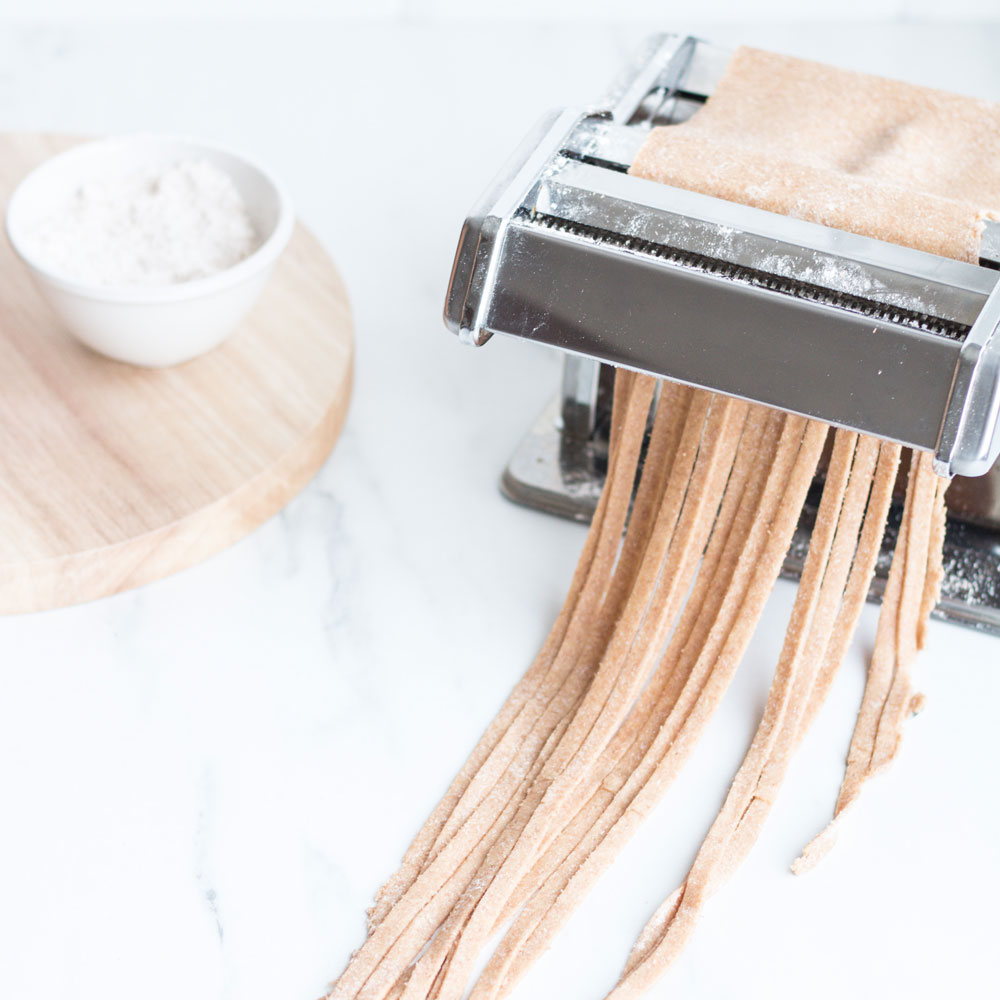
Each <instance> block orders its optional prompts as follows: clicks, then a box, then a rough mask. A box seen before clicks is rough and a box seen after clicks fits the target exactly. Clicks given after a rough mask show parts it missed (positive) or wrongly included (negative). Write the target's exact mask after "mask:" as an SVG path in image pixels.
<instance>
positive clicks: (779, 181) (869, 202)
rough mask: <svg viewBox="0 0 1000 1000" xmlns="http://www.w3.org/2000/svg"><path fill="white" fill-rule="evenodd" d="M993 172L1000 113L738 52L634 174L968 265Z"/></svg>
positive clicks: (928, 92)
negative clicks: (708, 93)
mask: <svg viewBox="0 0 1000 1000" xmlns="http://www.w3.org/2000/svg"><path fill="white" fill-rule="evenodd" d="M998 163H1000V105H996V104H993V103H990V102H987V101H981V100H976V99H974V98H971V97H961V96H958V95H955V94H949V93H945V92H943V91H939V90H932V89H930V88H928V87H918V86H916V85H914V84H907V83H900V82H898V81H896V80H885V79H882V78H881V77H878V76H871V75H868V74H864V73H852V72H849V71H847V70H842V69H835V68H833V67H831V66H823V65H820V64H819V63H813V62H807V61H805V60H802V59H793V58H791V57H789V56H781V55H776V54H774V53H771V52H762V51H759V50H757V49H750V48H741V49H739V50H737V52H736V53H735V55H734V56H733V58H732V59H731V60H730V63H729V65H728V67H727V69H726V73H725V75H724V76H723V78H722V80H721V81H720V82H719V86H718V87H717V89H716V91H715V93H714V94H713V95H712V97H711V98H710V99H709V100H708V102H707V103H706V104H705V106H704V107H703V108H701V109H700V110H699V111H698V112H697V114H695V115H694V116H693V117H692V118H691V119H690V120H689V121H687V122H684V123H683V124H680V125H670V126H664V127H661V128H656V129H654V130H653V131H652V132H651V133H650V136H649V138H648V139H647V140H646V142H645V144H644V145H643V147H642V149H641V150H640V151H639V155H638V156H637V157H636V160H635V163H634V164H633V166H632V173H634V174H636V175H638V176H640V177H647V178H650V179H652V180H656V181H660V182H661V183H664V184H671V185H674V186H675V187H683V188H687V189H688V190H691V191H698V192H700V193H702V194H709V195H713V196H714V197H718V198H724V199H726V200H727V201H736V202H740V203H741V204H745V205H752V206H753V207H755V208H764V209H768V210H770V211H773V212H780V213H781V214H783V215H792V216H795V217H796V218H801V219H805V220H807V221H809V222H818V223H820V224H822V225H825V226H832V227H834V228H836V229H844V230H847V231H849V232H854V233H858V234H860V235H863V236H872V237H874V238H876V239H880V240H886V241H888V242H890V243H898V244H900V245H902V246H908V247H913V248H915V249H917V250H925V251H927V252H929V253H936V254H940V255H942V256H947V257H955V258H958V259H960V260H965V261H972V262H975V261H978V259H979V240H980V236H981V234H982V222H983V219H984V218H992V217H994V212H995V210H996V209H997V208H1000V170H998V169H997V164H998Z"/></svg>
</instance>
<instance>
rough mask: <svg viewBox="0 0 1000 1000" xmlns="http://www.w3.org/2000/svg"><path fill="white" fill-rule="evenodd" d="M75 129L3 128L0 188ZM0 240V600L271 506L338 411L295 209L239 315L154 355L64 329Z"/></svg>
mask: <svg viewBox="0 0 1000 1000" xmlns="http://www.w3.org/2000/svg"><path fill="white" fill-rule="evenodd" d="M74 141H76V140H73V139H68V138H65V137H56V136H44V135H29V134H25V135H0V193H2V195H3V203H4V205H6V202H7V198H8V197H9V196H10V193H11V191H12V190H13V188H14V186H15V185H16V184H17V182H18V181H19V180H20V179H21V177H23V176H24V174H25V173H27V171H28V170H30V169H31V168H32V167H33V166H35V165H36V164H37V163H39V162H40V161H41V160H43V159H45V158H46V157H47V156H51V155H52V154H53V153H56V152H59V151H60V150H62V149H65V148H66V147H67V146H70V145H72V144H73V142H74ZM0 242H2V247H0V275H2V276H3V294H2V295H0V439H2V446H0V462H2V468H3V474H2V476H0V612H3V613H11V612H22V611H34V610H39V609H42V608H51V607H58V606H61V605H66V604H73V603H76V602H79V601H87V600H90V599H92V598H95V597H101V596H103V595H105V594H113V593H116V592H117V591H120V590H125V589H127V588H129V587H135V586H138V585H139V584H143V583H147V582H149V581H151V580H156V579H159V578H160V577H163V576H166V575H167V574H169V573H173V572H175V571H176V570H179V569H183V568H184V567H186V566H190V565H191V564H192V563H195V562H198V561H199V560H201V559H204V558H205V557H206V556H209V555H212V554H213V553H215V552H218V551H219V550H220V549H222V548H224V547H225V546H227V545H229V544H231V543H232V542H234V541H236V540H237V539H239V538H241V537H242V536H243V535H245V534H247V533H248V532H249V531H251V530H252V529H253V528H255V527H257V525H259V524H260V523H261V522H263V521H265V520H266V519H267V518H269V517H270V516H271V515H272V514H274V513H276V512H277V511H278V510H280V509H281V507H282V506H284V505H285V504H286V503H287V502H288V501H289V500H290V499H291V497H293V496H294V495H295V494H296V493H297V492H298V491H299V490H300V489H302V487H303V486H304V485H305V484H306V483H307V482H308V481H309V480H310V479H311V478H312V476H313V474H314V473H315V472H316V471H317V470H318V469H319V467H320V466H321V465H322V464H323V462H324V460H325V459H326V457H327V455H328V454H329V453H330V450H331V448H332V447H333V445H334V443H335V442H336V440H337V437H338V435H339V433H340V429H341V427H342V425H343V422H344V418H345V416H346V413H347V404H348V401H349V399H350V394H351V374H352V359H353V338H352V332H351V317H350V309H349V307H348V303H347V296H346V294H345V292H344V287H343V284H342V282H341V280H340V277H339V275H338V274H337V271H336V269H335V268H334V266H333V264H332V262H331V261H330V259H329V258H328V257H327V255H326V253H325V252H324V251H323V249H322V248H321V247H320V245H319V244H318V242H317V241H316V239H315V238H314V237H313V236H312V235H311V234H310V233H309V232H308V231H307V230H305V229H304V228H303V227H302V226H298V227H297V229H296V231H295V234H294V236H293V237H292V240H291V243H290V244H289V246H288V248H287V250H286V251H285V253H284V254H283V256H282V258H281V260H280V261H279V262H278V265H277V267H276V269H275V271H274V274H273V276H272V278H271V280H270V282H269V283H268V286H267V288H266V289H265V290H264V293H263V295H262V296H261V298H260V300H259V301H258V302H257V304H256V305H255V306H254V308H253V310H252V312H251V314H250V316H249V317H248V318H247V319H246V320H245V321H244V323H243V325H242V327H241V328H240V329H239V330H237V331H236V332H235V333H234V334H233V335H232V337H230V338H229V339H228V340H227V341H226V342H225V343H224V344H223V345H222V346H221V347H219V348H216V350H214V351H212V352H211V353H209V354H207V355H205V356H204V357H202V358H198V359H197V360H195V361H191V362H188V363H187V364H184V365H180V366H178V367H176V368H170V369H163V370H146V369H140V368H134V367H131V366H129V365H124V364H120V363H118V362H116V361H109V360H108V359H106V358H103V357H100V356H98V355H96V354H93V353H92V352H90V351H89V350H87V349H86V348H85V347H83V346H82V345H80V344H79V343H77V341H75V340H74V339H72V338H71V337H70V336H69V335H68V334H67V333H65V332H64V331H63V330H62V329H61V328H60V326H59V322H58V320H57V319H56V318H55V316H54V315H53V314H52V312H51V311H50V310H49V308H48V306H47V305H46V303H45V302H44V300H43V299H42V298H41V296H40V295H39V293H38V291H37V290H36V288H35V287H34V284H33V282H32V281H31V279H30V278H29V276H28V274H27V272H26V271H25V269H24V268H23V267H22V265H21V263H20V261H18V260H17V259H16V257H15V256H14V254H13V251H12V250H11V249H10V246H9V244H8V243H7V241H6V240H2V241H0Z"/></svg>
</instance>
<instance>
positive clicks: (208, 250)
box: [26, 160, 260, 285]
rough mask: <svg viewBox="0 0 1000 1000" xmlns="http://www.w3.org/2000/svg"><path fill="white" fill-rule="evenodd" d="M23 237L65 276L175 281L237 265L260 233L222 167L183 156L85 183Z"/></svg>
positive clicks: (152, 282)
mask: <svg viewBox="0 0 1000 1000" xmlns="http://www.w3.org/2000/svg"><path fill="white" fill-rule="evenodd" d="M26 242H27V243H28V249H29V250H30V251H32V252H33V253H34V254H35V255H37V257H38V259H39V261H40V262H42V263H44V264H45V265H46V266H48V267H50V268H52V269H53V270H56V271H59V272H60V273H62V274H64V275H65V276H66V277H68V278H75V279H77V280H79V281H87V282H94V283H97V284H100V285H172V284H177V283H178V282H183V281H191V280H192V279H194V278H204V277H207V276H208V275H211V274H216V273H218V272H219V271H224V270H225V269H226V268H229V267H232V266H233V265H234V264H238V263H239V262H240V261H241V260H243V259H244V258H245V257H248V256H249V255H250V254H251V253H253V252H254V250H256V249H257V247H258V246H259V245H260V238H259V237H258V235H257V233H256V232H255V231H254V227H253V224H252V223H251V221H250V217H249V215H248V214H247V209H246V205H245V204H244V202H243V199H242V197H241V196H240V193H239V191H237V190H236V185H235V184H233V182H232V180H231V179H230V177H229V176H228V175H227V174H226V173H224V172H223V171H222V170H220V169H219V168H218V167H216V166H214V165H212V164H211V163H209V162H207V161H206V160H180V161H178V162H176V163H172V164H169V165H165V166H161V167H149V168H144V169H141V170H135V171H132V172H131V173H128V174H124V175H122V176H120V177H115V178H109V179H107V180H95V181H88V182H87V183H85V184H83V185H81V186H80V187H79V188H78V189H77V191H76V192H75V193H74V194H73V196H72V198H71V199H70V200H69V201H68V202H66V203H65V204H63V205H60V206H54V211H53V214H52V215H51V216H48V217H46V218H44V219H42V220H41V221H40V222H39V224H38V225H37V226H36V227H35V229H34V230H33V231H31V232H29V233H27V234H26Z"/></svg>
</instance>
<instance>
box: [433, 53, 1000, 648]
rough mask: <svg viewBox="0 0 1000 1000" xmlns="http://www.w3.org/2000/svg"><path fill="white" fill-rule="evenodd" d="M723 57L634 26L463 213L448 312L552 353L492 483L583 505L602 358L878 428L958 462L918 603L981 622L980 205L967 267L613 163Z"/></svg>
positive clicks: (991, 469)
mask: <svg viewBox="0 0 1000 1000" xmlns="http://www.w3.org/2000/svg"><path fill="white" fill-rule="evenodd" d="M729 55H730V53H729V52H728V51H727V50H725V49H723V48H720V47H718V46H714V45H711V44H709V43H707V42H704V41H701V40H699V39H695V38H691V37H683V36H680V35H660V36H656V37H654V38H652V39H650V40H649V41H648V42H647V44H646V46H645V47H644V48H643V51H642V52H641V53H640V54H639V56H638V58H637V59H636V60H635V61H634V62H633V63H632V64H631V65H630V66H629V67H628V68H627V70H626V71H625V73H623V74H622V76H621V78H620V79H619V81H618V82H617V83H616V84H615V85H614V86H613V88H612V89H611V91H610V93H609V94H608V96H607V97H606V98H605V99H604V100H603V101H601V102H600V103H599V104H598V105H596V106H595V107H594V108H591V109H566V110H562V111H558V112H553V113H550V114H548V115H546V116H545V117H544V118H543V119H542V120H541V121H540V122H539V124H538V125H537V126H536V128H535V129H534V130H533V131H532V132H531V133H530V134H529V135H528V137H527V138H526V139H525V140H524V142H523V143H522V144H521V146H520V147H519V148H518V149H517V151H516V152H515V153H514V155H513V157H512V158H511V159H510V161H509V162H508V163H507V165H506V166H505V167H504V168H503V170H502V171H501V173H500V174H499V176H498V177H497V178H496V180H495V181H494V182H493V184H492V185H491V186H490V188H489V189H488V191H487V192H486V194H485V195H484V196H483V198H482V199H481V200H480V202H479V204H478V205H477V206H476V207H475V209H474V210H473V212H472V213H471V214H470V216H469V217H468V218H467V219H466V222H465V226H464V227H463V230H462V234H461V237H460V239H459V244H458V249H457V252H456V255H455V261H454V265H453V268H452V273H451V280H450V282H449V287H448V293H447V299H446V303H445V321H446V323H447V325H448V326H449V327H450V328H451V329H452V330H453V331H454V332H456V333H457V334H458V335H459V336H460V337H461V338H462V339H463V340H465V341H467V342H469V343H472V344H476V345H481V344H484V343H486V341H487V340H488V339H489V338H490V337H491V336H492V335H493V334H494V333H502V334H509V335H513V336H517V337H522V338H524V339H527V340H531V341H535V342H537V343H541V344H548V345H551V346H554V347H558V348H560V349H561V350H563V351H564V352H566V358H565V362H564V371H563V379H562V390H561V393H560V394H559V396H558V397H557V398H556V399H555V400H554V401H553V402H552V403H551V404H550V405H549V406H548V407H547V408H546V410H545V411H544V412H543V414H542V416H541V417H540V418H539V420H538V422H537V423H536V425H535V426H534V427H533V428H532V430H531V431H530V432H529V434H528V436H527V438H526V439H525V441H524V442H523V443H522V445H521V447H520V448H519V449H518V451H517V452H516V453H515V455H514V458H513V460H512V461H511V463H510V465H509V467H508V468H507V470H506V472H505V474H504V477H503V489H504V492H505V493H506V494H507V495H508V496H510V497H511V498H512V499H514V500H517V501H520V502H523V503H526V504H529V505H531V506H536V507H540V508H542V509H545V510H548V511H551V512H553V513H558V514H562V515H564V516H568V517H574V518H577V519H581V520H585V519H588V518H589V517H590V514H591V513H592V511H593V508H594V505H595V503H596V499H597V495H598V493H599V491H600V485H601V481H602V478H603V473H604V463H605V458H606V452H607V438H608V430H609V426H610V399H611V392H610V387H611V379H612V377H613V369H614V367H615V366H624V367H627V368H631V369H635V370H637V371H642V372H648V373H651V374H654V375H657V376H663V377H666V378H670V379H673V380H675V381H678V382H683V383H686V384H689V385H695V386H700V387H703V388H707V389H712V390H715V391H718V392H723V393H726V394H729V395H733V396H737V397H740V398H743V399H748V400H751V401H753V402H758V403H765V404H767V405H770V406H775V407H778V408H780V409H783V410H787V411H789V412H793V413H799V414H802V415H804V416H808V417H814V418H817V419H819V420H823V421H826V422H828V423H831V424H834V425H836V426H839V427H847V428H850V429H853V430H857V431H861V432H863V433H866V434H873V435H876V436H878V437H882V438H888V439H891V440H895V441H899V442H900V443H902V444H904V445H907V446H909V447H913V448H918V449H921V450H925V451H930V452H933V454H934V458H935V467H936V469H937V471H938V472H939V473H940V474H942V475H948V476H957V477H959V478H958V480H957V481H956V483H955V484H954V485H953V487H952V489H951V490H950V491H949V527H948V536H947V542H946V552H945V562H946V579H945V583H944V587H943V591H942V600H941V603H940V605H939V607H938V609H937V610H936V614H937V615H938V616H939V617H944V618H947V619H949V620H954V621H959V622H963V623H966V624H971V625H974V626H977V627H980V628H984V629H988V630H990V631H994V632H997V634H1000V469H998V467H997V457H998V454H1000V430H998V424H1000V332H998V330H997V328H998V326H1000V223H987V224H986V230H985V232H984V235H983V240H982V248H981V255H982V256H981V259H980V261H979V265H978V266H977V265H975V264H970V263H965V262H960V261H955V260H951V259H948V258H943V257H937V256H935V255H932V254H928V253H923V252H920V251H916V250H911V249H908V248H905V247H900V246H896V245H894V244H890V243H885V242H882V241H879V240H874V239H870V238H867V237H862V236H857V235H854V234H852V233H847V232H843V231H839V230H834V229H829V228H827V227H824V226H820V225H815V224H813V223H807V222H804V221H802V220H799V219H794V218H791V217H788V216H783V215H777V214H775V213H771V212H766V211H762V210H759V209H754V208H749V207H747V206H743V205H738V204H734V203H732V202H727V201H723V200H720V199H717V198H711V197H708V196H705V195H701V194H697V193H694V192H690V191H686V190H682V189H679V188H674V187H670V186H668V185H664V184H659V183H655V182H652V181H648V180H644V179H642V178H638V177H632V176H630V175H629V174H628V173H627V171H628V168H629V166H630V164H631V163H632V161H633V159H634V157H635V154H636V153H637V152H638V149H639V147H640V146H641V145H642V143H643V141H644V140H645V138H646V136H647V134H648V131H649V129H650V128H651V127H652V126H655V125H664V124H675V123H677V122H681V121H684V120H685V119H686V118H688V117H690V116H691V115H692V114H693V113H694V112H695V111H697V109H698V108H699V107H700V106H701V105H702V104H703V103H704V102H705V100H706V99H707V98H708V96H709V95H710V94H711V92H712V90H713V88H714V85H715V83H716V82H717V81H718V80H719V78H720V77H721V75H722V73H723V72H724V70H725V67H726V64H727V62H728V60H729ZM692 331H697V336H696V337H693V336H691V334H692ZM789 331H794V336H792V335H789ZM811 499H812V502H811V504H810V505H809V506H808V507H807V509H806V511H805V512H804V514H803V519H802V524H801V525H800V528H799V532H798V535H797V537H796V542H795V544H793V547H792V550H791V552H790V553H789V556H788V560H787V562H786V567H785V569H786V573H787V574H789V575H793V576H795V575H797V574H798V573H799V572H800V570H801V565H802V561H803V559H804V555H805V550H806V547H807V545H808V533H809V527H810V518H811V516H813V515H814V514H815V505H816V503H815V502H816V501H818V488H817V489H816V490H814V494H813V496H812V498H811ZM896 515H897V518H898V511H897V512H896ZM894 524H895V522H891V523H890V528H889V531H888V532H887V539H886V551H885V553H884V558H883V559H882V560H881V562H880V567H879V573H878V575H877V578H876V580H875V582H874V585H873V595H872V596H873V597H875V598H877V597H878V596H879V594H880V592H881V588H882V587H883V586H884V578H885V573H886V570H887V566H888V561H889V558H890V555H891V547H892V545H893V544H894V530H893V529H894Z"/></svg>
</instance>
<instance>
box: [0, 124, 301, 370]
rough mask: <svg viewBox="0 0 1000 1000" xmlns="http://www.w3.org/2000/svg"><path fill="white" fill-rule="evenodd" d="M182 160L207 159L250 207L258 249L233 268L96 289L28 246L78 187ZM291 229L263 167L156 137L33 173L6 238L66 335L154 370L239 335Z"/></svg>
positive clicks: (86, 146)
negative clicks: (170, 280)
mask: <svg viewBox="0 0 1000 1000" xmlns="http://www.w3.org/2000/svg"><path fill="white" fill-rule="evenodd" d="M186 159H200V160H207V161H208V162H209V163H211V164H213V165H214V166H216V167H218V168H219V169H221V170H223V171H225V173H227V174H228V175H229V176H230V177H231V178H232V180H233V183H234V184H235V185H236V189H237V190H238V191H239V193H240V196H241V197H242V198H243V201H244V202H245V204H246V207H247V212H248V214H249V216H250V220H251V222H252V223H253V225H254V228H255V229H256V231H257V233H258V235H259V236H260V238H261V240H262V242H261V245H260V246H259V247H258V249H257V250H255V251H254V252H253V253H252V254H251V255H250V256H249V257H247V258H246V259H244V260H242V261H240V262H239V263H238V264H236V265H235V266H233V267H231V268H228V269H227V270H225V271H220V272H219V273H218V274H213V275H211V276H210V277H207V278H196V279H194V280H192V281H186V282H182V283H179V284H174V285H166V286H155V287H147V286H138V285H99V284H96V283H93V284H92V283H88V282H83V281H79V280H77V279H74V278H73V277H71V276H69V275H65V274H62V273H60V272H58V271H56V270H53V269H52V268H49V267H47V266H46V264H45V262H44V261H42V260H39V259H38V258H37V257H36V256H35V255H33V254H32V253H31V251H30V249H29V247H30V243H29V244H27V245H26V240H25V234H26V233H29V232H30V231H31V229H32V228H33V227H34V226H35V225H36V224H37V223H38V222H39V221H40V220H41V219H43V218H44V217H46V216H48V215H50V214H51V211H52V205H53V204H61V203H63V202H66V201H68V200H69V199H70V197H71V196H72V194H73V193H74V192H75V191H76V190H77V188H78V187H79V186H80V185H81V184H82V183H84V182H86V181H88V180H91V179H97V178H103V179H108V178H113V177H116V176H120V175H122V174H128V173H131V172H133V171H135V170H137V169H141V168H143V167H150V166H159V165H167V164H172V163H176V162H177V161H178V160H186ZM293 225H294V216H293V214H292V209H291V206H290V204H289V201H288V197H287V196H286V195H285V192H284V190H283V189H282V187H281V185H280V184H278V182H277V181H276V180H275V179H274V178H273V177H271V176H270V175H269V174H268V173H266V172H265V171H264V170H263V169H262V168H261V167H259V166H257V165H256V164H255V163H253V162H252V161H250V160H248V159H246V158H245V157H243V156H238V155H237V154H235V153H232V152H229V151H228V150H226V149H221V148H219V147H218V146H211V145H206V144H205V143H202V142H197V141H194V140H191V139H182V138H174V137H171V136H160V135H146V134H140V135H127V136H117V137H113V138H109V139H98V140H95V141H93V142H86V143H82V144H81V145H79V146H74V147H73V148H72V149H70V150H67V151H66V152H65V153H60V154H59V155H58V156H54V157H52V158H51V159H50V160H46V162H45V163H43V164H42V165H41V166H39V167H37V168H36V169H35V170H33V171H32V172H31V173H30V174H28V176H27V177H25V178H24V180H22V181H21V183H20V184H19V185H18V186H17V188H16V189H15V191H14V193H13V194H12V195H11V198H10V201H9V202H8V204H7V237H8V239H9V240H10V242H11V245H12V246H13V248H14V250H15V251H16V253H17V254H18V256H19V257H20V258H21V259H22V260H23V261H24V262H25V264H27V266H28V269H29V270H30V271H31V273H32V275H34V277H35V280H36V281H37V283H38V285H39V287H40V288H41V290H42V292H43V294H44V295H45V297H46V299H48V301H49V302H50V304H51V305H52V307H53V309H55V311H56V313H57V314H58V315H59V317H60V318H61V319H62V321H63V323H64V324H65V326H66V328H67V329H68V330H69V331H70V332H71V333H72V334H73V335H74V336H76V337H77V338H78V339H79V340H81V341H83V343H85V344H86V345H87V346H88V347H91V348H93V349H94V350H95V351H99V352H100V353H101V354H106V355H107V356H108V357H111V358H115V359H117V360H119V361H127V362H130V363H131V364H134V365H144V366H146V367H154V368H160V367H164V366H166V365H176V364H179V363H180V362H182V361H188V360H190V359H191V358H195V357H197V356H198V355H200V354H204V353H205V352H206V351H210V350H211V349H212V348H213V347H215V346H216V345H218V344H219V343H221V342H222V341H223V340H224V339H225V338H226V337H227V336H228V335H229V334H230V333H231V332H232V331H233V330H234V329H235V328H236V326H237V325H238V324H239V322H240V320H241V319H242V318H243V317H244V316H245V315H246V313H247V311H248V310H249V309H250V307H251V306H252V305H253V303H254V301H255V300H256V298H257V296H258V295H259V294H260V292H261V290H262V289H263V287H264V285H265V284H266V282H267V279H268V277H269V276H270V274H271V270H272V269H273V267H274V264H275V262H276V261H277V259H278V256H279V255H280V254H281V251H282V250H284V248H285V245H286V244H287V243H288V240H289V238H290V236H291V234H292V227H293Z"/></svg>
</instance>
